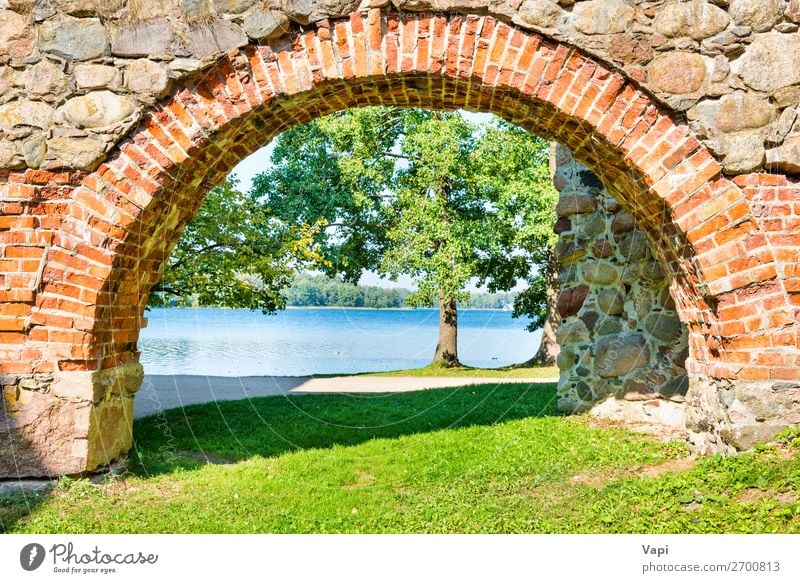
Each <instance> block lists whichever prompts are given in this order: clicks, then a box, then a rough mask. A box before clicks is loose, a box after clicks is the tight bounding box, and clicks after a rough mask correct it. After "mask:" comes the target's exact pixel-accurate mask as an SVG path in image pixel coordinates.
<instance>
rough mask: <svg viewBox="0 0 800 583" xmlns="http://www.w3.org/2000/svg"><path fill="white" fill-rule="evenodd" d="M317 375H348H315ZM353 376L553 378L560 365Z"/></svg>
mask: <svg viewBox="0 0 800 583" xmlns="http://www.w3.org/2000/svg"><path fill="white" fill-rule="evenodd" d="M315 376H317V377H320V378H323V377H332V376H347V375H339V374H337V375H315ZM351 376H367V377H455V378H462V377H463V378H466V377H480V378H510V379H553V378H558V367H555V366H523V365H515V366H504V367H501V368H474V367H471V366H458V367H446V366H436V365H433V364H429V365H428V366H424V367H422V368H410V369H405V370H392V371H387V372H367V373H359V374H356V375H351Z"/></svg>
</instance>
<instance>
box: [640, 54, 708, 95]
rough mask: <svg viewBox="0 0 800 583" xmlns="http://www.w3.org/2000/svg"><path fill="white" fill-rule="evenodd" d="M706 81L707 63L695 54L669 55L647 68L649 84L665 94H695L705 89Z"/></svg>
mask: <svg viewBox="0 0 800 583" xmlns="http://www.w3.org/2000/svg"><path fill="white" fill-rule="evenodd" d="M705 80H706V64H705V61H704V60H703V57H701V56H700V55H697V54H694V53H667V54H666V55H663V56H660V57H658V58H656V59H655V60H654V61H653V62H652V63H650V64H649V65H648V67H647V82H648V84H649V85H650V86H651V87H652V88H653V89H655V90H656V91H660V92H663V93H672V94H674V95H686V94H689V93H695V92H697V91H699V90H700V89H701V88H702V87H703V84H704V83H705Z"/></svg>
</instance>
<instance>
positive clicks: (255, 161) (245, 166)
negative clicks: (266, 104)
mask: <svg viewBox="0 0 800 583" xmlns="http://www.w3.org/2000/svg"><path fill="white" fill-rule="evenodd" d="M460 113H461V115H462V116H463V117H464V118H465V119H466V120H468V121H470V122H472V123H486V122H488V121H490V120H491V119H492V117H493V116H492V114H490V113H473V112H469V111H464V110H460ZM274 148H275V141H274V140H273V141H272V142H270V143H269V144H267V145H266V146H264V147H263V148H261V149H260V150H258V151H257V152H255V153H253V154H251V155H250V156H248V157H247V158H245V159H244V160H242V161H241V162H239V164H237V165H236V167H235V168H234V169H233V171H232V172H231V174H232V175H235V176H236V177H237V178H238V179H239V188H240V189H241V190H243V191H245V192H247V191H248V190H250V188H251V187H252V186H253V178H255V176H256V175H257V174H259V173H261V172H266V171H267V170H269V168H270V167H271V166H272V165H271V164H270V157H271V156H272V151H273V149H274ZM361 284H362V285H377V286H380V287H405V288H411V289H413V288H414V287H415V286H414V282H413V280H412V279H411V278H410V277H407V276H401V277H400V278H399V279H398V280H397V281H396V282H393V281H389V280H388V279H381V278H379V277H378V275H377V274H376V273H373V272H367V273H365V274H364V276H363V277H362V278H361ZM469 291H485V290H481V289H479V288H477V287H476V286H474V285H471V286H469Z"/></svg>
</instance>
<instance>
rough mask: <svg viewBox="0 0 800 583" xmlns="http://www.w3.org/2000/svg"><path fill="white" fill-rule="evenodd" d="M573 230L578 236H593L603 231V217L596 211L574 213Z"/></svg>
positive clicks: (604, 222)
mask: <svg viewBox="0 0 800 583" xmlns="http://www.w3.org/2000/svg"><path fill="white" fill-rule="evenodd" d="M575 219H576V220H575V225H574V226H573V231H574V232H575V234H576V235H578V236H583V237H595V236H597V235H599V234H600V233H602V232H603V231H605V229H606V221H605V218H604V217H602V216H600V215H599V214H597V213H594V214H585V215H576V217H575Z"/></svg>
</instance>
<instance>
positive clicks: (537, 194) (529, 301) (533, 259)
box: [479, 122, 559, 366]
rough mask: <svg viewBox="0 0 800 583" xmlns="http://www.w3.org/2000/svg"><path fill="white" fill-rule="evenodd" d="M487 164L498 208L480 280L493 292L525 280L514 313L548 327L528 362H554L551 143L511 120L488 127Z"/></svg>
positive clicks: (487, 190) (489, 193)
mask: <svg viewBox="0 0 800 583" xmlns="http://www.w3.org/2000/svg"><path fill="white" fill-rule="evenodd" d="M479 156H480V159H481V160H482V161H483V163H484V166H483V168H481V170H480V172H479V174H480V176H481V177H482V180H484V182H485V185H484V197H485V198H486V200H487V201H491V203H492V204H493V205H495V206H496V208H497V213H498V215H499V220H498V221H496V225H497V228H498V229H500V230H499V231H498V232H496V233H495V236H494V243H495V246H494V247H493V248H492V252H491V253H489V254H488V255H487V256H486V258H485V260H484V262H483V263H482V265H481V268H480V272H481V273H480V280H481V282H482V283H486V285H487V287H488V288H489V290H490V291H498V290H506V289H509V286H512V285H513V284H514V283H515V282H516V281H517V280H519V279H522V280H523V281H525V283H526V284H527V287H526V288H525V289H523V290H522V291H521V292H520V293H518V294H517V297H516V299H515V301H514V316H515V317H519V316H523V315H524V316H528V317H529V318H530V323H529V324H528V329H529V330H530V331H534V330H538V329H539V328H542V341H541V344H540V345H539V349H538V350H537V352H536V354H535V356H534V357H533V358H532V359H531V360H530V361H528V363H526V364H537V365H547V366H550V365H553V364H555V360H556V357H557V356H558V351H559V347H558V343H557V342H556V329H557V328H558V313H557V311H556V299H557V293H558V292H557V288H558V264H557V261H556V259H555V256H554V254H553V246H554V245H555V243H556V242H557V240H558V237H557V236H556V235H555V233H554V232H553V227H554V224H555V206H556V203H557V202H558V192H557V191H556V189H555V187H554V186H553V182H552V175H551V171H550V164H549V162H550V151H549V147H548V146H547V144H546V143H545V142H544V141H543V140H541V139H540V138H537V137H536V136H533V135H532V134H530V133H529V132H526V131H525V130H523V129H521V128H518V127H516V126H513V125H511V124H508V123H505V122H499V123H498V124H496V125H495V126H493V127H490V128H489V130H488V131H487V133H486V135H485V137H484V139H483V140H482V149H481V151H480V153H479Z"/></svg>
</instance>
